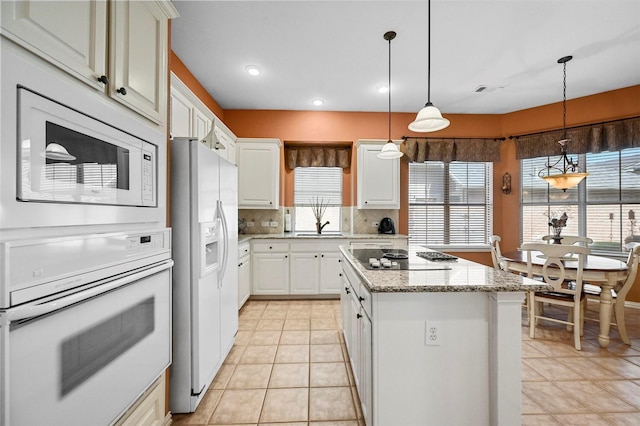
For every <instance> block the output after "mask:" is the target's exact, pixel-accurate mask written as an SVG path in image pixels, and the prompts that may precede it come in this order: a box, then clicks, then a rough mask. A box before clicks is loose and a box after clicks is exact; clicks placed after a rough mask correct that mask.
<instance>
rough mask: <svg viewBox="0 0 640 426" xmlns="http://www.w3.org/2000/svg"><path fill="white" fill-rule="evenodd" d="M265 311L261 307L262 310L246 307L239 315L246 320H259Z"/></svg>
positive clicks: (242, 319)
mask: <svg viewBox="0 0 640 426" xmlns="http://www.w3.org/2000/svg"><path fill="white" fill-rule="evenodd" d="M263 312H264V310H262V309H260V310H256V309H253V310H250V309H245V310H244V311H243V312H241V313H240V315H238V318H239V319H240V320H241V321H244V320H258V319H260V318H261V317H262V313H263Z"/></svg>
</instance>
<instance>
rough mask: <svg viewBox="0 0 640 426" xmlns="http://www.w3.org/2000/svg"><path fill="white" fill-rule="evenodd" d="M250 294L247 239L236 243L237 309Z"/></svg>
mask: <svg viewBox="0 0 640 426" xmlns="http://www.w3.org/2000/svg"><path fill="white" fill-rule="evenodd" d="M250 294H251V252H250V243H249V241H245V242H242V243H240V244H238V309H240V308H242V305H244V302H246V301H247V299H248V298H249V295H250Z"/></svg>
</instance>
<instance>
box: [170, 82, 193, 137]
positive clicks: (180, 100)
mask: <svg viewBox="0 0 640 426" xmlns="http://www.w3.org/2000/svg"><path fill="white" fill-rule="evenodd" d="M192 112H193V105H191V102H189V100H188V99H187V98H186V97H185V96H184V95H183V94H182V93H180V92H178V91H177V90H175V89H174V88H171V123H170V126H171V136H172V137H174V138H188V137H191V136H192V133H191V124H192Z"/></svg>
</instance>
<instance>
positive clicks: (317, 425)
mask: <svg viewBox="0 0 640 426" xmlns="http://www.w3.org/2000/svg"><path fill="white" fill-rule="evenodd" d="M269 426H271V425H269ZM309 426H358V421H357V420H338V421H334V422H309Z"/></svg>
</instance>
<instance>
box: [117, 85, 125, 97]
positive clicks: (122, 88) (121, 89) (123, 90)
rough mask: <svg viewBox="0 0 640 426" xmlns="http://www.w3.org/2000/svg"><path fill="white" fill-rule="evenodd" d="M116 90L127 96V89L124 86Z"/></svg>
mask: <svg viewBox="0 0 640 426" xmlns="http://www.w3.org/2000/svg"><path fill="white" fill-rule="evenodd" d="M116 92H118V93H120V94H121V95H122V96H126V94H127V89H125V88H124V87H121V88H119V89H118V90H116Z"/></svg>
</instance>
